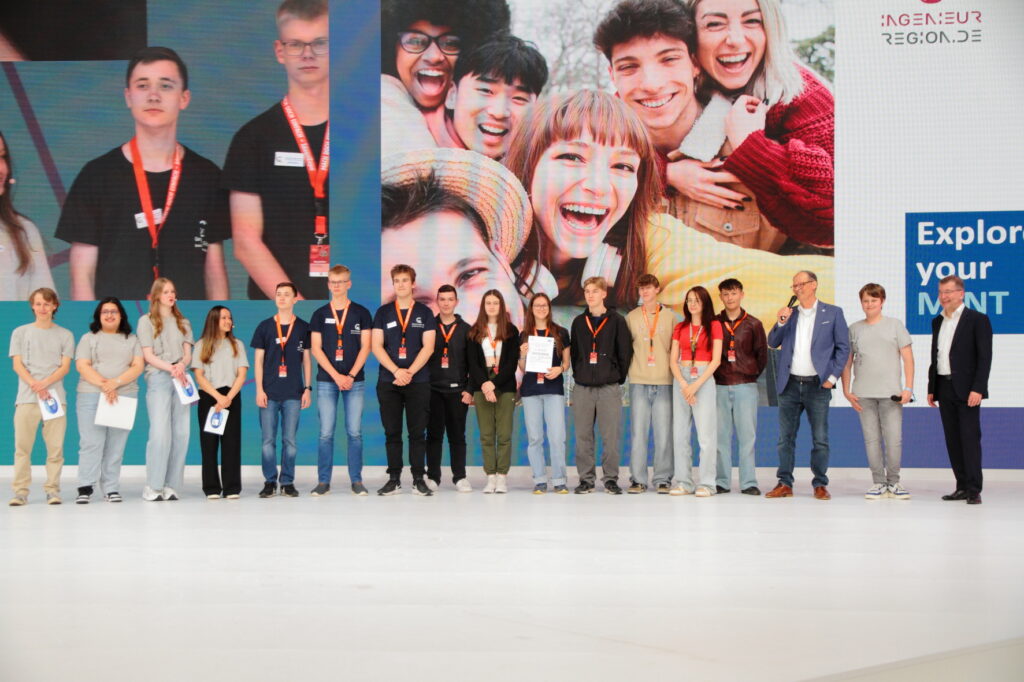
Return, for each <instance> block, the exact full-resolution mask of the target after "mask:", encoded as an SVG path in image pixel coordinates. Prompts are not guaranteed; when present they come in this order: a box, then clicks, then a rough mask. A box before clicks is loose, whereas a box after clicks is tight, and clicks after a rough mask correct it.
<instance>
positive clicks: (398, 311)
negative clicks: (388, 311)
mask: <svg viewBox="0 0 1024 682" xmlns="http://www.w3.org/2000/svg"><path fill="white" fill-rule="evenodd" d="M415 305H416V304H415V303H413V304H412V305H410V306H409V312H408V313H407V314H406V316H405V319H404V320H403V319H402V309H401V308H399V307H398V299H395V314H396V315H398V324H400V325H401V326H402V346H401V347H402V348H405V330H406V329H408V328H409V320H411V319H412V309H413V306H415Z"/></svg>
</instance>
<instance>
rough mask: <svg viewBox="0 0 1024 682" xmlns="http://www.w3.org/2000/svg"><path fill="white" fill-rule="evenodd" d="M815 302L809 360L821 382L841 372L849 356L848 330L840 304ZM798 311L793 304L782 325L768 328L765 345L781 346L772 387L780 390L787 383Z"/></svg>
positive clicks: (783, 388)
mask: <svg viewBox="0 0 1024 682" xmlns="http://www.w3.org/2000/svg"><path fill="white" fill-rule="evenodd" d="M817 305H818V311H817V312H816V313H815V315H814V332H813V334H812V335H811V362H813V363H814V368H815V369H816V370H818V378H819V379H821V383H822V384H823V383H825V382H826V381H827V380H828V378H829V377H830V376H834V377H836V379H838V378H839V376H840V375H842V373H843V368H845V367H846V359H847V358H848V357H849V356H850V331H849V329H848V328H847V326H846V317H844V316H843V309H842V308H840V307H839V306H835V305H830V304H828V303H822V302H821V301H818V303H817ZM799 314H800V311H799V310H798V309H795V308H794V309H793V314H792V315H790V316H789V319H787V320H786V323H785V324H784V325H782V326H781V327H780V326H779V325H778V324H777V323H776V324H775V326H773V327H772V330H771V331H770V332H768V345H769V346H771V347H772V348H778V347H780V346H781V347H782V350H781V352H780V353H779V360H778V367H777V369H776V374H775V390H776V391H778V392H779V393H782V391H783V390H785V388H786V384H787V383H789V368H790V367H791V366H792V365H793V346H794V344H795V343H796V318H797V316H798V315H799Z"/></svg>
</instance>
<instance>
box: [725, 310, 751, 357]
mask: <svg viewBox="0 0 1024 682" xmlns="http://www.w3.org/2000/svg"><path fill="white" fill-rule="evenodd" d="M745 319H747V313H746V311H743V317H741V318H740V319H738V320H736V323H735V324H732V325H730V324H729V320H725V321H723V322H722V325H723V326H724V327H725V328H726V329H727V330H728V332H729V348H730V349H734V348H736V330H737V329H739V328H740V325H741V324H743V320H745Z"/></svg>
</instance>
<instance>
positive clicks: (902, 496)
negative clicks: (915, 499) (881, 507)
mask: <svg viewBox="0 0 1024 682" xmlns="http://www.w3.org/2000/svg"><path fill="white" fill-rule="evenodd" d="M889 497H892V498H894V499H897V500H909V499H910V493H908V492H907V491H906V489H904V487H903V486H902V485H901V484H899V483H893V484H892V485H890V486H889Z"/></svg>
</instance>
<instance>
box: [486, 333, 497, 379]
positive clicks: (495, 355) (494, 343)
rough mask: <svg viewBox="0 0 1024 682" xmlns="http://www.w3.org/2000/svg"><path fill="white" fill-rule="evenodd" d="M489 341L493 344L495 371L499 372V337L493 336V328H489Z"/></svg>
mask: <svg viewBox="0 0 1024 682" xmlns="http://www.w3.org/2000/svg"><path fill="white" fill-rule="evenodd" d="M487 341H488V343H490V344H491V353H492V354H493V355H494V373H495V374H497V373H498V339H492V338H491V330H490V329H488V330H487Z"/></svg>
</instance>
